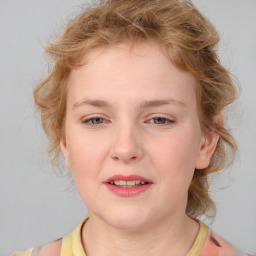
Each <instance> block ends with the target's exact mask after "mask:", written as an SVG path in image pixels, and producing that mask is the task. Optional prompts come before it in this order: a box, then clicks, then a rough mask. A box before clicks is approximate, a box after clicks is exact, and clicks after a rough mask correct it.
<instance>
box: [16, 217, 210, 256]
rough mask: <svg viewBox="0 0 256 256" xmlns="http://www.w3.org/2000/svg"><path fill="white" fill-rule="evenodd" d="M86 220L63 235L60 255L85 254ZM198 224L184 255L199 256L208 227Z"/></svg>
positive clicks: (29, 255) (28, 255)
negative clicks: (83, 244)
mask: <svg viewBox="0 0 256 256" xmlns="http://www.w3.org/2000/svg"><path fill="white" fill-rule="evenodd" d="M85 221H86V220H84V221H82V222H81V223H80V224H79V225H78V226H77V228H76V229H75V230H74V231H73V232H72V233H71V234H69V235H67V236H65V237H63V239H62V245H61V256H86V254H85V252H84V249H83V246H82V242H81V229H82V226H83V224H84V222H85ZM198 222H199V224H200V229H199V233H198V235H197V237H196V240H195V242H194V244H193V246H192V248H191V250H190V251H189V252H188V254H187V255H186V256H199V253H200V251H201V250H202V248H203V246H204V243H205V240H206V237H207V234H208V227H207V226H206V225H205V224H204V223H203V222H201V221H198ZM36 252H37V250H34V251H33V249H29V250H27V251H25V252H17V253H14V254H12V255H11V256H37V253H36Z"/></svg>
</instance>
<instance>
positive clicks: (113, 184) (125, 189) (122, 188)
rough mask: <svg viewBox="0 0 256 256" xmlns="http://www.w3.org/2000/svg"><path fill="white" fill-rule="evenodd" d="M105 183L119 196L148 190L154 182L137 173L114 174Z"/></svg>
mask: <svg viewBox="0 0 256 256" xmlns="http://www.w3.org/2000/svg"><path fill="white" fill-rule="evenodd" d="M104 184H105V185H106V186H107V187H108V189H109V190H110V191H111V192H113V193H114V194H116V195H118V196H122V197H131V196H136V195H138V194H141V193H142V192H145V191H147V190H148V189H149V188H150V187H151V185H152V184H153V182H152V181H151V180H149V179H146V178H144V177H141V176H137V175H129V176H124V175H114V176H112V177H110V178H109V179H107V180H106V181H105V182H104Z"/></svg>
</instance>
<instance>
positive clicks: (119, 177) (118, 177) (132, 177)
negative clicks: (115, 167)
mask: <svg viewBox="0 0 256 256" xmlns="http://www.w3.org/2000/svg"><path fill="white" fill-rule="evenodd" d="M115 180H125V181H130V180H141V181H144V182H147V183H153V182H152V180H150V179H147V178H144V177H142V176H138V175H121V174H117V175H113V176H111V177H109V178H108V179H106V180H105V181H104V183H109V182H111V181H115Z"/></svg>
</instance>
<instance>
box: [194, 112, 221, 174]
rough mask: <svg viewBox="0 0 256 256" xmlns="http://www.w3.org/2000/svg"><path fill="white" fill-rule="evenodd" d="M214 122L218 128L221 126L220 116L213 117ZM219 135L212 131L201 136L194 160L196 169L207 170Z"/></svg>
mask: <svg viewBox="0 0 256 256" xmlns="http://www.w3.org/2000/svg"><path fill="white" fill-rule="evenodd" d="M214 122H215V123H216V124H217V125H218V126H223V119H222V116H221V115H217V116H215V117H214ZM219 137H220V136H219V134H217V133H216V132H214V131H209V130H208V131H206V132H205V134H203V135H202V139H201V145H200V150H199V153H198V156H197V160H196V166H195V168H196V169H204V168H207V167H208V166H209V164H210V160H211V157H212V155H213V153H214V151H215V149H216V147H217V144H218V141H219Z"/></svg>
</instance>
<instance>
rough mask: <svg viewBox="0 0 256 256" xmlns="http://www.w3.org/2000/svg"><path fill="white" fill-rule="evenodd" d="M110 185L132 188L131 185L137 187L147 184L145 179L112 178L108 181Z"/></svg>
mask: <svg viewBox="0 0 256 256" xmlns="http://www.w3.org/2000/svg"><path fill="white" fill-rule="evenodd" d="M108 183H109V184H111V185H114V186H119V187H123V188H132V187H138V186H142V185H145V184H149V183H148V182H146V181H143V180H128V181H126V180H114V181H110V182H108Z"/></svg>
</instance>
